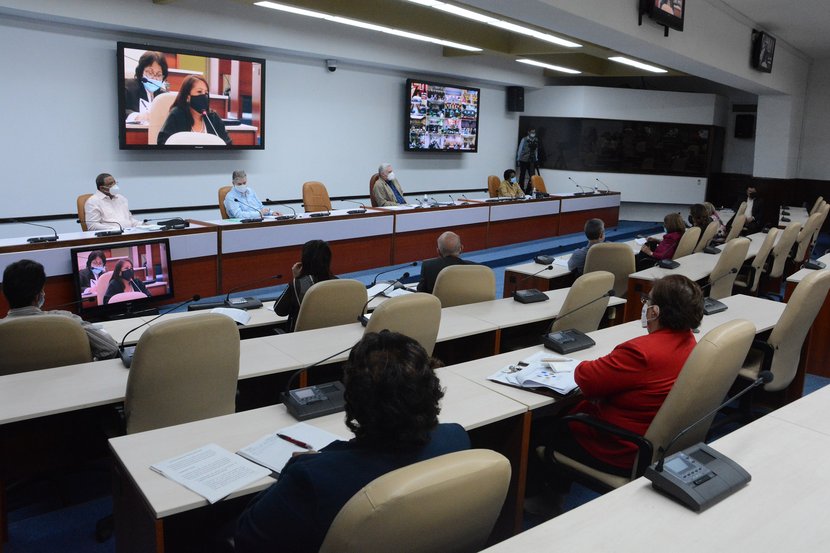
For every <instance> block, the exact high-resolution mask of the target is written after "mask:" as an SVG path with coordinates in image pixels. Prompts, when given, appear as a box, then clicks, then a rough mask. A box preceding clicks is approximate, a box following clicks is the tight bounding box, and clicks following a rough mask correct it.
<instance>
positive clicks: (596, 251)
mask: <svg viewBox="0 0 830 553" xmlns="http://www.w3.org/2000/svg"><path fill="white" fill-rule="evenodd" d="M635 270H636V268H635V262H634V251H633V250H632V249H631V248H630V247H629V246H628V244H621V243H614V242H603V243H601V244H596V245H594V246H591V247H590V248H589V249H588V255H587V256H586V257H585V270H584V271H583V273H584V274H587V273H593V272H594V271H608V272H609V273H612V274H613V275H614V295H615V296H617V297H620V298H624V297H625V294H626V292H627V291H628V275H630V274H631V273H633V272H634V271H635Z"/></svg>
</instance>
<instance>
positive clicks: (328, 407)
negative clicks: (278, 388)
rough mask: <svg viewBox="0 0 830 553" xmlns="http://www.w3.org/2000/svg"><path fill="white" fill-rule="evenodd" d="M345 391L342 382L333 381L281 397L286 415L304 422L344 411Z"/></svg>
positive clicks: (298, 389) (287, 393)
mask: <svg viewBox="0 0 830 553" xmlns="http://www.w3.org/2000/svg"><path fill="white" fill-rule="evenodd" d="M345 391H346V389H345V388H344V387H343V383H342V382H339V381H334V382H327V383H325V384H319V385H317V386H308V387H307V388H297V389H295V390H288V391H287V392H283V393H282V394H281V395H282V402H283V403H284V404H285V408H286V409H287V410H288V413H289V414H290V415H291V416H292V417H294V418H295V419H297V420H298V421H305V420H309V419H314V418H317V417H322V416H323V415H330V414H331V413H339V412H340V411H344V410H345V408H346V401H345V399H344V397H343V394H344V392H345Z"/></svg>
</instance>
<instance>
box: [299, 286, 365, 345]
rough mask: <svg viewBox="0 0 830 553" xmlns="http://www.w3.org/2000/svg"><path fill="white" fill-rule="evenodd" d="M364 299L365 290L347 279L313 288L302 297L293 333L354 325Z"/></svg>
mask: <svg viewBox="0 0 830 553" xmlns="http://www.w3.org/2000/svg"><path fill="white" fill-rule="evenodd" d="M368 299H369V296H367V295H366V286H365V285H364V284H363V283H362V282H360V281H357V280H353V279H350V278H340V279H332V280H324V281H322V282H318V283H317V284H313V285H312V286H311V288H309V289H308V291H307V292H306V293H305V296H303V302H302V303H301V304H300V311H299V313H298V314H297V323H296V324H295V325H294V331H295V332H299V331H301V330H313V329H315V328H325V327H328V326H337V325H345V324H349V323H356V322H357V318H358V317H359V316H360V313H361V310H362V309H363V306H364V305H366V302H367V301H368Z"/></svg>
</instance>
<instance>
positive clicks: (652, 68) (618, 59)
mask: <svg viewBox="0 0 830 553" xmlns="http://www.w3.org/2000/svg"><path fill="white" fill-rule="evenodd" d="M608 59H609V60H611V61H615V62H617V63H624V64H625V65H630V66H631V67H636V68H637V69H645V70H646V71H651V72H652V73H668V71H667V70H665V69H663V68H661V67H657V66H654V65H649V64H647V63H643V62H641V61H637V60H632V59H629V58H624V57H622V56H612V57H610V58H608Z"/></svg>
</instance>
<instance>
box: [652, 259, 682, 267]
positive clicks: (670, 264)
mask: <svg viewBox="0 0 830 553" xmlns="http://www.w3.org/2000/svg"><path fill="white" fill-rule="evenodd" d="M657 266H658V267H660V268H661V269H677V268H678V267H680V263H678V262H677V261H672V260H671V259H661V260H660V261H658V262H657Z"/></svg>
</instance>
